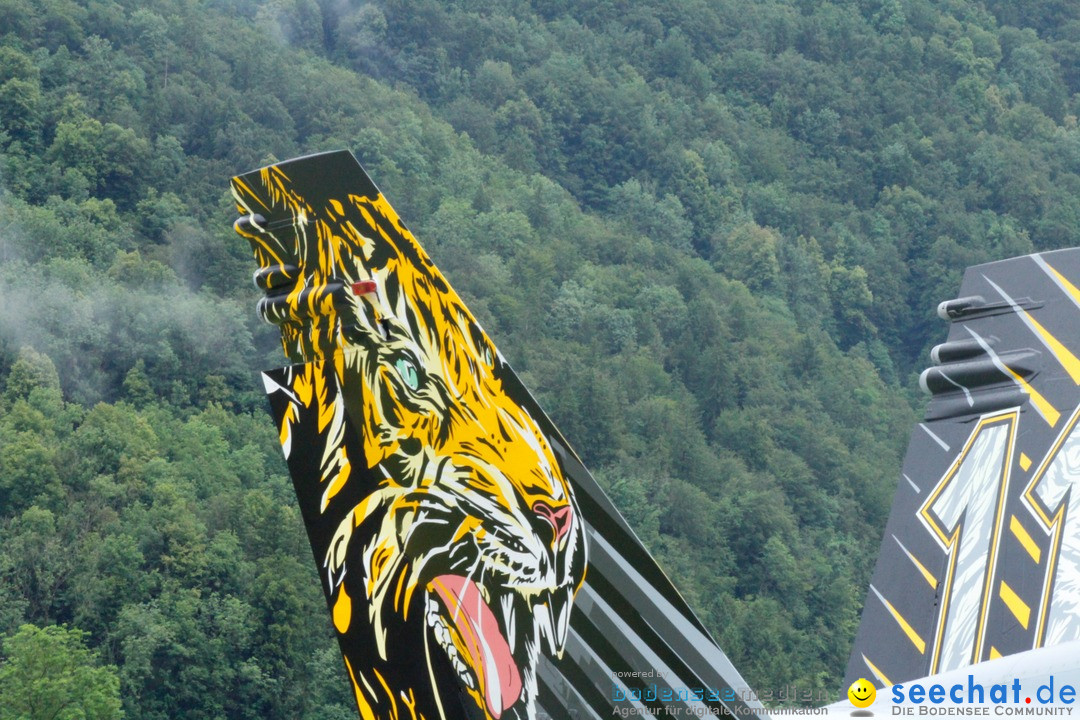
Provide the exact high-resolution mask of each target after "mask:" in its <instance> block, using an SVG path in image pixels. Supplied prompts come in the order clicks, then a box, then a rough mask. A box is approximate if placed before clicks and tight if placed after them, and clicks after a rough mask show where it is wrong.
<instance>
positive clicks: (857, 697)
mask: <svg viewBox="0 0 1080 720" xmlns="http://www.w3.org/2000/svg"><path fill="white" fill-rule="evenodd" d="M847 696H848V700H850V701H851V704H852V705H854V706H855V707H857V708H864V707H870V706H871V705H873V704H874V698H876V697H877V690H876V689H875V688H874V685H873V683H871V682H870V681H869V680H867V679H866V678H859V679H858V680H856V681H855V682H853V683H851V687H849V688H848V691H847Z"/></svg>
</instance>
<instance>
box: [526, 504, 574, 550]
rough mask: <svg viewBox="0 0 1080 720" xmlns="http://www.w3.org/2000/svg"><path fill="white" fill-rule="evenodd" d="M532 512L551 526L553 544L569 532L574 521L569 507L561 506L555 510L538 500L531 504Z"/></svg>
mask: <svg viewBox="0 0 1080 720" xmlns="http://www.w3.org/2000/svg"><path fill="white" fill-rule="evenodd" d="M532 510H533V512H534V513H536V514H537V515H539V516H540V517H541V518H542V519H544V520H545V521H547V523H548V524H549V525H551V528H552V529H553V530H554V531H555V542H559V541H560V540H562V538H563V536H564V535H566V533H568V532H570V524H571V523H572V522H573V520H574V514H573V511H572V510H571V509H570V506H569V505H563V506H562V507H560V508H558V509H555V508H553V507H551V506H550V505H548V504H547V503H546V502H544V501H543V500H538V501H536V502H535V503H533V506H532Z"/></svg>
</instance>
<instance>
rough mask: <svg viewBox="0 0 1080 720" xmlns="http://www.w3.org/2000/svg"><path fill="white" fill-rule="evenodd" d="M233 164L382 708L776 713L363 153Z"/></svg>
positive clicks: (302, 474) (570, 714)
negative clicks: (436, 260) (402, 215)
mask: <svg viewBox="0 0 1080 720" xmlns="http://www.w3.org/2000/svg"><path fill="white" fill-rule="evenodd" d="M232 185H233V193H234V196H235V197H236V200H237V203H238V210H239V212H240V213H241V215H242V216H241V217H240V219H239V220H237V221H236V224H235V227H236V230H237V232H238V233H240V234H241V235H243V236H244V237H245V238H247V240H248V241H249V242H250V243H251V247H252V249H253V251H254V253H255V258H256V261H257V262H258V265H259V269H258V270H257V272H256V273H255V283H256V285H257V286H258V287H259V288H260V289H262V290H263V291H264V292H265V293H266V294H265V297H264V298H263V299H262V300H260V302H259V312H260V314H261V315H262V317H263V318H264V319H266V320H267V321H269V322H271V323H274V324H276V325H278V326H279V327H280V329H281V333H282V342H283V345H284V349H285V354H286V356H287V357H288V359H289V361H290V362H291V363H293V364H292V365H291V366H290V367H286V368H283V369H280V370H273V371H269V372H266V373H264V376H263V379H264V383H265V386H266V390H267V394H268V395H269V398H270V403H271V407H272V410H273V415H274V419H275V422H276V425H277V429H278V432H279V436H280V440H281V445H282V450H283V452H284V454H285V457H286V458H287V460H288V464H289V470H290V473H291V475H292V478H293V482H294V485H295V488H296V494H297V498H298V500H299V504H300V509H301V511H302V514H303V518H304V523H305V525H306V527H307V531H308V535H309V537H310V540H311V546H312V550H313V552H314V555H315V561H316V564H317V565H318V568H319V575H320V577H321V580H322V585H323V590H324V592H325V595H326V600H327V604H328V607H329V610H330V615H331V618H332V621H333V626H334V628H335V629H336V631H337V635H338V639H339V641H340V645H341V650H342V654H343V656H344V659H345V669H346V672H347V673H348V677H349V679H350V682H351V684H352V688H353V691H354V693H355V696H356V702H357V707H358V710H359V712H360V716H361V717H362V718H364V720H372V719H374V718H379V719H383V718H406V717H407V718H414V719H415V718H426V719H427V720H438V719H444V720H459V719H460V720H466V719H469V720H476V719H481V720H498V719H499V718H518V719H525V718H534V717H535V718H543V717H545V716H549V717H552V718H557V719H558V720H563V719H564V718H580V719H582V720H584V719H585V718H607V717H610V716H611V715H613V714H617V713H618V714H623V713H629V712H633V713H634V714H636V715H641V714H646V713H647V711H651V712H652V713H654V714H655V713H664V712H665V710H666V709H672V711H673V713H667V714H677V715H679V716H682V717H685V716H687V715H692V716H705V715H707V714H714V713H720V714H727V713H728V712H730V711H735V712H738V713H739V714H740V715H741V716H746V717H755V716H765V714H764V711H763V709H762V707H761V705H760V704H759V703H757V702H756V701H755V700H754V699H752V698H753V696H752V694H751V693H750V691H749V689H748V688H747V687H746V683H745V682H744V681H743V680H742V678H741V677H740V676H739V674H738V672H736V670H735V669H734V668H733V667H732V665H731V663H730V662H728V660H727V658H726V657H725V656H724V654H723V653H722V652H721V651H720V649H719V648H718V647H717V646H716V644H715V643H714V642H713V641H712V640H711V639H710V637H709V635H708V633H707V632H706V630H705V628H704V627H703V626H702V624H701V623H700V622H699V621H698V619H697V618H696V617H695V616H694V614H693V613H692V612H691V610H690V608H689V607H688V606H687V605H686V603H685V602H684V601H683V599H682V598H681V597H680V596H679V594H678V592H677V591H676V590H675V588H674V587H673V586H672V584H671V582H670V581H669V580H668V579H667V577H666V576H665V575H664V574H663V572H662V571H661V570H660V568H659V567H658V566H657V564H656V562H655V561H654V560H653V559H652V558H651V557H650V555H649V553H648V551H647V550H646V549H645V548H644V547H643V546H642V544H641V543H640V542H639V541H638V539H637V538H636V537H635V536H634V534H633V532H632V531H631V529H630V528H629V526H627V524H626V522H625V521H624V520H623V518H622V517H621V516H620V515H619V513H618V512H617V511H616V510H615V508H614V506H613V505H612V504H611V502H610V501H609V500H608V499H607V497H606V496H605V495H604V493H603V491H602V490H601V489H600V488H599V486H598V485H597V484H596V482H595V481H594V480H593V479H592V477H591V476H590V475H589V473H588V472H587V471H586V470H585V468H584V467H583V466H582V464H581V462H580V461H579V459H578V457H577V455H575V454H574V452H573V451H572V450H571V449H570V446H569V445H568V444H567V442H566V440H565V439H564V438H563V437H562V435H560V434H559V432H558V430H556V429H555V427H554V426H553V425H552V423H551V421H550V420H549V419H548V418H547V416H546V415H545V414H544V413H543V411H542V410H541V409H540V407H539V406H538V405H537V403H536V401H535V400H533V398H532V397H531V396H530V395H529V393H528V392H527V391H526V390H525V388H524V387H523V386H522V385H521V383H520V381H519V380H518V377H517V375H516V374H515V373H514V371H513V370H512V369H511V368H510V366H509V365H508V364H507V363H506V361H505V360H504V359H503V357H502V355H500V354H499V352H498V351H497V350H496V349H495V346H494V345H493V344H492V342H491V340H490V338H488V336H487V335H486V334H485V333H484V331H483V329H482V328H481V327H480V326H479V324H478V323H477V322H476V320H475V318H474V317H473V316H472V314H471V313H470V312H469V310H468V308H466V307H465V305H464V303H462V301H461V299H460V298H459V297H458V295H457V294H456V293H455V292H454V291H453V289H451V287H450V286H449V284H448V283H447V282H446V279H445V278H444V277H443V276H442V274H441V273H440V272H439V270H438V269H437V268H436V267H435V265H434V264H433V263H432V261H431V259H430V258H429V257H428V255H427V254H426V253H425V252H424V250H423V249H422V248H421V247H420V245H419V243H417V241H416V239H415V238H414V237H413V235H412V234H411V233H410V232H409V230H408V229H407V228H406V227H405V225H403V224H402V222H401V221H400V219H399V218H398V217H397V215H396V213H395V212H394V210H393V208H391V207H390V205H389V204H388V203H387V202H386V199H385V198H384V197H383V196H382V194H381V193H380V192H379V190H378V189H377V188H376V187H375V185H374V184H373V183H372V182H371V180H370V179H369V178H368V176H367V175H366V174H365V173H364V171H363V169H362V168H361V167H360V165H359V163H357V162H356V160H355V159H354V158H353V156H352V155H351V154H350V153H348V152H345V151H340V152H333V153H325V154H322V155H313V156H309V157H304V158H299V159H296V160H290V161H287V162H283V163H278V164H275V165H272V166H269V167H265V168H262V169H260V170H255V171H253V172H249V173H246V174H244V175H240V176H237V177H235V178H233V181H232ZM674 710H678V712H674Z"/></svg>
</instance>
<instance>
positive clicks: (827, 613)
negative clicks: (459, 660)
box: [0, 0, 1080, 720]
mask: <svg viewBox="0 0 1080 720" xmlns="http://www.w3.org/2000/svg"><path fill="white" fill-rule="evenodd" d="M1078 37H1080V9H1078V8H1077V7H1076V6H1075V4H1070V3H1064V2H1056V1H1054V0H1025V1H1022V2H996V1H991V0H985V1H983V2H975V1H974V0H949V1H948V2H933V3H932V2H929V0H904V1H903V2H901V1H900V0H836V1H834V2H805V1H803V0H790V1H781V0H763V1H762V2H755V3H746V2H737V1H736V0H712V1H710V2H704V1H702V0H686V1H684V2H677V3H672V2H660V1H659V0H635V1H634V2H629V1H620V2H611V1H605V2H597V1H593V0H578V1H577V2H565V1H559V0H549V1H548V2H539V1H536V2H527V1H525V0H515V1H511V2H506V1H505V0H504V1H501V2H488V1H485V0H467V1H463V2H445V1H444V0H375V1H373V2H359V1H357V0H318V1H316V0H209V1H208V2H202V3H195V2H187V1H184V0H150V1H148V2H146V1H140V2H135V1H134V0H116V1H114V0H83V1H80V2H75V1H74V0H43V1H38V2H29V1H28V0H0V636H2V637H3V638H4V640H3V643H2V650H0V652H2V653H3V658H4V665H3V666H2V668H3V669H0V697H3V693H5V692H13V691H12V690H10V688H11V687H12V685H11V683H12V682H15V681H14V680H12V679H11V678H13V677H15V676H16V675H17V673H18V671H19V670H18V669H19V668H20V667H22V665H20V663H25V662H29V661H28V660H27V659H26V658H28V657H30V656H33V655H34V654H35V653H37V655H38V656H47V655H48V654H49V652H53V651H52V650H49V649H48V648H47V647H45V645H46V644H47V643H46V642H45V641H46V640H49V642H53V643H70V647H71V648H77V650H70V651H69V654H70V655H72V656H73V657H75V659H76V660H77V661H78V662H79V663H80V667H83V668H84V669H85V673H86V676H87V677H89V678H91V680H88V681H87V682H88V683H89V687H90V688H91V690H92V691H93V693H97V695H94V697H99V698H104V699H101V700H100V703H99V706H100V707H102V708H105V709H104V710H102V711H101V713H100V714H99V715H97V717H102V718H112V717H116V714H117V713H116V712H114V710H115V708H114V707H113V705H112V704H110V703H112V699H113V698H116V697H119V702H120V703H122V711H123V713H124V717H126V718H128V720H144V719H145V720H159V719H160V720H165V719H166V718H174V717H181V716H182V717H185V718H193V719H199V718H207V719H209V718H214V719H215V720H216V719H218V718H229V719H230V720H232V719H246V718H282V719H284V718H290V719H292V718H301V719H311V720H314V719H315V718H319V719H320V720H325V719H326V718H351V717H355V710H354V709H353V701H352V699H351V697H350V696H349V689H348V686H347V682H346V680H345V676H344V674H343V672H342V667H341V665H342V664H341V661H340V657H339V656H338V655H337V653H336V649H335V646H334V641H333V635H332V632H331V629H330V625H329V622H328V620H329V618H328V615H327V613H326V612H325V609H324V603H323V601H322V598H321V594H320V590H319V585H318V580H317V578H316V569H315V566H314V565H313V563H312V561H311V557H310V551H309V549H308V546H307V541H306V538H305V537H304V533H303V529H302V527H301V522H300V518H299V514H298V512H297V509H296V506H295V503H294V501H293V499H292V489H291V484H290V482H289V480H288V477H287V470H286V468H285V465H284V462H283V461H282V459H281V454H280V450H279V448H278V446H277V441H276V438H275V433H274V430H273V428H272V427H271V423H270V421H269V419H268V417H267V415H266V412H265V401H264V399H263V397H262V390H261V387H260V385H259V383H258V382H257V371H258V370H261V369H264V368H269V367H275V366H278V365H280V364H282V362H283V356H282V355H281V352H280V347H279V345H278V342H277V339H276V338H275V337H274V335H275V331H274V329H273V328H271V327H269V326H261V325H260V324H259V323H258V322H257V321H256V320H255V318H254V313H253V312H252V308H253V306H254V303H255V301H256V299H257V292H256V291H255V290H254V289H253V288H252V286H251V285H250V282H249V278H250V275H251V271H252V269H253V267H254V265H253V264H252V262H251V258H250V255H249V250H248V247H247V243H246V242H245V241H243V240H242V239H241V238H239V237H238V236H236V235H235V234H234V233H233V231H232V229H231V223H232V220H233V219H234V217H235V210H234V208H233V203H232V201H231V198H230V197H229V195H228V192H227V181H228V178H229V177H230V176H231V175H233V174H235V173H238V172H243V171H246V170H250V169H253V168H255V167H258V166H260V165H262V164H265V163H268V162H272V161H274V160H284V159H286V158H288V157H292V156H295V155H299V154H304V153H310V152H316V151H322V150H331V149H337V148H341V147H347V148H351V149H352V150H354V151H355V152H356V153H357V155H358V157H359V158H360V160H361V162H363V163H364V165H365V167H366V168H367V169H368V171H369V173H370V174H371V176H372V177H373V178H374V179H375V181H376V182H377V183H378V184H379V186H380V187H381V188H382V189H383V191H384V192H385V193H386V195H387V197H388V199H389V200H390V202H391V203H393V205H394V206H395V207H396V208H397V210H398V211H399V213H400V214H401V215H402V217H403V218H404V219H405V221H406V222H407V223H409V225H410V227H411V228H412V229H413V230H414V231H415V232H416V234H417V236H418V237H419V238H420V240H421V242H423V243H424V244H425V246H426V247H427V249H428V250H429V252H430V253H431V255H432V256H433V257H434V259H435V260H436V262H437V263H438V264H439V266H440V267H441V268H442V269H443V271H444V272H445V274H446V275H447V277H448V278H449V279H450V280H451V282H452V283H453V284H454V286H455V287H456V288H457V289H458V291H459V292H460V293H461V295H462V296H463V297H464V298H465V300H466V302H467V303H468V304H469V306H470V308H471V309H472V310H473V311H474V312H475V313H476V314H477V316H478V317H479V318H480V320H481V322H482V323H483V325H484V327H485V329H486V330H487V331H488V332H489V334H490V335H491V336H492V338H493V339H494V340H495V342H496V343H497V344H498V346H499V348H500V350H501V351H502V352H503V354H504V355H505V356H506V357H507V358H508V359H509V361H510V362H511V363H512V364H513V365H514V367H515V368H516V369H517V370H518V372H519V373H520V374H521V376H522V378H523V379H524V381H525V383H526V385H528V386H529V387H530V388H531V389H532V390H533V391H534V393H535V394H536V395H537V397H538V399H539V400H540V402H541V404H542V405H543V406H544V407H545V409H546V410H547V411H548V412H549V414H551V416H552V417H553V419H554V420H555V422H556V423H557V424H558V426H559V427H560V429H561V430H562V431H563V433H564V434H565V435H566V437H567V438H568V439H569V440H570V441H571V442H572V443H573V445H574V447H575V448H576V449H577V450H578V452H579V453H580V454H581V455H582V457H583V458H584V460H585V461H586V463H587V464H588V466H589V467H590V469H591V470H592V471H593V472H594V474H595V475H596V477H597V478H598V479H599V481H600V482H601V483H602V484H603V485H604V486H605V487H606V488H607V489H608V491H609V493H610V494H611V496H612V498H613V499H614V501H615V502H616V504H617V505H618V506H619V507H620V509H622V511H623V512H624V513H625V514H626V516H627V518H628V519H629V521H630V522H631V524H632V525H633V526H634V528H635V529H636V530H637V532H638V534H639V535H640V537H641V538H642V540H643V541H644V542H645V543H646V544H647V545H648V546H649V548H650V549H651V550H652V551H653V552H654V554H655V555H656V556H657V558H658V560H659V562H660V563H661V565H662V566H663V567H664V568H665V570H666V571H667V572H668V573H669V574H670V576H671V577H672V579H673V580H674V582H675V584H676V586H677V587H679V588H680V590H681V591H682V592H683V594H684V596H685V597H686V599H687V600H688V602H689V603H690V604H691V606H693V607H694V609H695V610H696V611H697V612H698V614H699V616H700V617H701V618H702V620H703V621H704V623H705V624H706V625H707V626H708V627H709V628H710V629H711V631H712V633H713V635H714V637H715V638H716V639H717V640H718V642H719V643H720V645H721V646H722V647H723V649H724V650H725V652H727V653H728V655H729V656H730V657H731V658H732V660H733V662H734V663H735V664H736V666H737V667H738V668H739V669H740V670H741V671H742V673H743V674H744V676H745V677H746V679H747V680H748V681H749V682H750V684H751V685H752V686H754V687H756V688H760V689H762V690H768V689H779V688H781V687H784V686H789V685H792V684H794V685H796V686H798V687H799V688H800V689H806V690H812V691H818V690H822V689H824V690H826V691H828V692H830V693H835V691H836V690H837V686H838V684H839V682H840V679H841V676H842V674H843V671H844V667H845V665H846V662H847V655H848V652H849V650H850V645H851V641H852V638H853V635H854V631H855V626H856V623H857V621H858V617H859V613H860V610H861V606H862V603H863V600H864V595H865V592H866V586H867V583H868V580H869V575H870V572H871V569H872V564H873V558H874V557H875V556H876V554H877V547H878V543H879V542H880V538H881V531H882V528H883V526H884V521H885V517H886V514H887V512H888V507H889V503H890V502H891V498H892V492H893V489H894V488H895V481H896V478H897V476H898V472H899V466H900V459H901V458H900V453H901V452H902V451H903V448H904V446H905V445H906V442H907V436H908V432H909V429H910V426H911V423H912V422H913V420H914V418H915V417H916V413H917V411H918V410H919V408H920V406H921V402H922V400H921V398H920V397H919V396H918V394H917V392H916V391H915V389H914V385H915V383H914V377H915V375H916V374H917V372H918V370H919V369H921V364H923V363H925V362H926V359H925V357H926V356H925V350H926V349H927V348H928V347H929V346H930V345H932V344H934V343H936V342H939V341H940V340H941V339H942V337H943V336H944V329H943V327H942V326H941V325H940V323H938V321H936V320H935V319H934V316H933V308H934V306H935V305H936V303H937V301H938V300H941V299H946V298H949V297H951V296H952V294H953V293H955V291H956V289H957V287H958V283H959V278H960V274H961V272H962V271H963V269H964V267H965V266H966V265H969V264H972V263H976V262H981V261H987V260H992V259H999V258H1003V257H1007V256H1010V255H1015V254H1020V253H1025V252H1030V251H1032V250H1046V249H1051V248H1056V247H1063V246H1068V245H1076V244H1080V129H1078V126H1077V115H1078V114H1080V96H1078V94H1077V93H1078V92H1080V71H1078V68H1080V42H1078V41H1077V40H1076V38H1078ZM27 625H33V626H36V627H38V628H45V629H44V630H33V629H32V628H27V627H26V626H27ZM64 625H66V629H60V628H56V627H52V626H64ZM34 643H37V644H38V645H34ZM39 646H40V647H39ZM35 648H37V649H35ZM42 648H44V649H42ZM88 692H89V691H88ZM102 703H103V704H102ZM0 705H4V703H2V702H0ZM5 707H6V706H5ZM3 712H5V711H0V718H3V717H5V716H4V715H3ZM110 713H112V714H110ZM87 717H93V715H90V714H88V715H87Z"/></svg>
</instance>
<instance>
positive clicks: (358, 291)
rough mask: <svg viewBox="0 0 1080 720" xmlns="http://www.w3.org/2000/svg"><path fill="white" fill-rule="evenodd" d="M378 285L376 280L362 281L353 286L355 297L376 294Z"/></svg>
mask: <svg viewBox="0 0 1080 720" xmlns="http://www.w3.org/2000/svg"><path fill="white" fill-rule="evenodd" d="M377 287H378V285H376V284H375V281H374V280H361V281H360V282H354V283H353V284H352V291H353V295H368V294H370V293H373V292H375V290H376V288H377Z"/></svg>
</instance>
